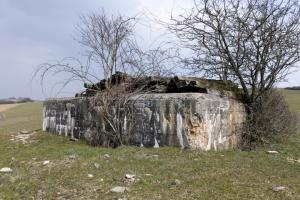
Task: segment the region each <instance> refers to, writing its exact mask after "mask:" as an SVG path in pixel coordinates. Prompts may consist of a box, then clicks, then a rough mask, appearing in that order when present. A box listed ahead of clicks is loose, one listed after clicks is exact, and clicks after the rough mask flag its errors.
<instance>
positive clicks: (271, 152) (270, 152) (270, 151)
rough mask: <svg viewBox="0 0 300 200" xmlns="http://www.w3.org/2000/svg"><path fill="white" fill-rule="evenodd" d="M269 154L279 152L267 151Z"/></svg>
mask: <svg viewBox="0 0 300 200" xmlns="http://www.w3.org/2000/svg"><path fill="white" fill-rule="evenodd" d="M267 152H268V153H269V154H278V153H279V152H278V151H267Z"/></svg>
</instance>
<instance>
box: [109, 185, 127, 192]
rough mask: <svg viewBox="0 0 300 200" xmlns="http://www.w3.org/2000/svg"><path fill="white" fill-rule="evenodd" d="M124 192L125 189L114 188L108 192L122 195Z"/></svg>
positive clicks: (120, 187)
mask: <svg viewBox="0 0 300 200" xmlns="http://www.w3.org/2000/svg"><path fill="white" fill-rule="evenodd" d="M126 190H127V188H126V187H122V186H116V187H114V188H112V189H111V190H110V191H111V192H115V193H124V192H125V191H126Z"/></svg>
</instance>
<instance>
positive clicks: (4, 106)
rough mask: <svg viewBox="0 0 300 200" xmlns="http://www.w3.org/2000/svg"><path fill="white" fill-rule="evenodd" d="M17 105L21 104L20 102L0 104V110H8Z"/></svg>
mask: <svg viewBox="0 0 300 200" xmlns="http://www.w3.org/2000/svg"><path fill="white" fill-rule="evenodd" d="M19 105H21V104H20V103H18V104H0V112H4V111H6V110H9V109H11V108H14V107H16V106H19Z"/></svg>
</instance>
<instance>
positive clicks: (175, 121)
mask: <svg viewBox="0 0 300 200" xmlns="http://www.w3.org/2000/svg"><path fill="white" fill-rule="evenodd" d="M131 100H132V104H131V106H132V109H134V112H133V115H131V116H127V113H126V112H125V111H124V112H123V114H122V115H121V117H120V121H119V123H120V126H121V127H122V131H123V134H124V135H126V134H130V135H129V140H128V143H129V144H131V145H141V146H147V147H158V146H179V147H182V148H192V149H201V150H212V149H214V150H218V149H231V148H235V147H237V145H238V143H239V133H238V129H239V127H240V126H241V123H242V122H243V121H244V119H245V110H244V106H243V105H242V104H241V103H239V102H238V101H236V100H235V99H234V98H230V97H228V96H226V97H221V96H220V95H218V94H213V93H211V94H205V93H180V94H179V93H169V94H142V95H136V96H133V97H132V99H131ZM94 101H95V99H94V97H90V98H73V99H59V100H48V101H45V102H44V112H43V114H44V121H43V130H44V131H50V132H55V133H59V134H64V135H66V136H71V137H74V138H83V137H84V138H85V139H87V140H91V138H92V137H91V134H95V133H96V132H98V133H99V131H100V132H101V130H102V129H103V123H102V122H101V120H100V118H101V116H99V113H98V114H97V112H96V110H97V108H96V107H94V105H93V103H92V102H94ZM100 115H101V113H100ZM130 117H132V118H131V119H133V121H131V122H129V120H128V118H130ZM129 126H130V127H131V128H129ZM128 129H130V130H128ZM128 132H130V133H128Z"/></svg>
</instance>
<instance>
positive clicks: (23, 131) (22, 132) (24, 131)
mask: <svg viewBox="0 0 300 200" xmlns="http://www.w3.org/2000/svg"><path fill="white" fill-rule="evenodd" d="M20 134H29V131H26V130H22V131H20Z"/></svg>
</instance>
